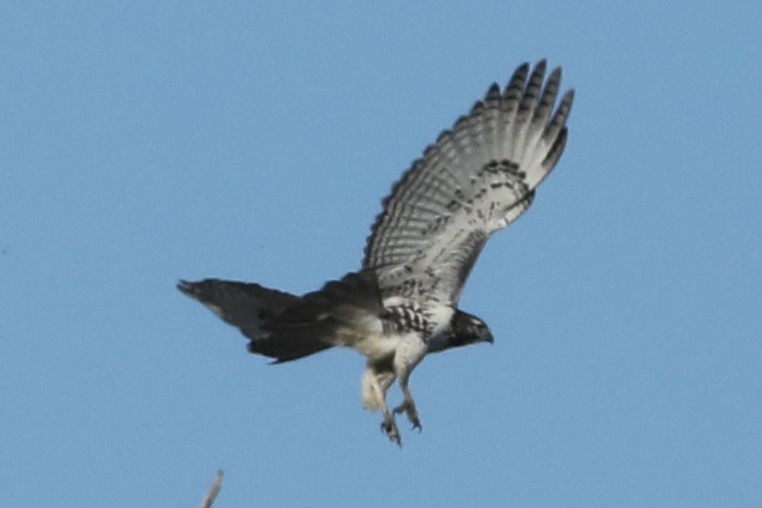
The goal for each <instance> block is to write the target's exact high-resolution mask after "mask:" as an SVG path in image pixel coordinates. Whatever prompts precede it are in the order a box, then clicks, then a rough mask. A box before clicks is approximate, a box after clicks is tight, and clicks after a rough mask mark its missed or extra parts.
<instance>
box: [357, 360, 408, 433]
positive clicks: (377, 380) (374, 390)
mask: <svg viewBox="0 0 762 508" xmlns="http://www.w3.org/2000/svg"><path fill="white" fill-rule="evenodd" d="M396 377H397V376H396V375H395V374H394V371H393V370H392V366H391V364H388V365H387V364H386V363H384V362H370V361H369V362H368V368H367V369H366V370H365V373H364V374H363V377H362V381H361V383H360V386H361V391H362V397H363V405H364V406H365V407H366V408H367V409H370V410H373V411H381V413H382V414H383V415H384V421H383V422H381V430H382V431H383V432H384V433H385V434H386V436H387V437H388V438H389V440H390V441H391V442H393V443H397V446H402V439H401V438H400V432H399V429H398V428H397V422H396V420H395V418H394V414H393V413H392V412H391V411H389V406H387V405H386V392H387V390H388V389H389V386H391V384H392V383H394V380H395V379H396Z"/></svg>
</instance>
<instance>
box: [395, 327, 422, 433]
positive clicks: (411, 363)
mask: <svg viewBox="0 0 762 508" xmlns="http://www.w3.org/2000/svg"><path fill="white" fill-rule="evenodd" d="M427 348H428V345H427V344H426V342H424V341H423V340H422V339H421V337H420V336H418V335H415V334H412V335H409V336H408V337H407V338H406V340H405V341H403V343H402V344H401V345H400V347H399V348H397V353H396V355H395V356H394V373H395V374H396V375H397V377H398V378H399V380H400V381H399V384H400V388H401V389H402V395H403V397H404V399H403V401H402V404H400V405H399V406H397V407H396V408H394V413H395V414H399V413H402V412H404V413H405V415H406V416H407V419H408V420H410V423H412V424H413V428H414V429H418V431H419V432H420V431H421V430H422V429H423V427H422V426H421V419H420V418H419V417H418V410H417V409H416V407H415V400H413V394H412V393H411V392H410V388H409V386H408V382H409V380H410V374H412V373H413V369H415V368H416V366H417V365H418V364H419V363H420V362H421V360H423V357H424V356H425V355H426V350H427Z"/></svg>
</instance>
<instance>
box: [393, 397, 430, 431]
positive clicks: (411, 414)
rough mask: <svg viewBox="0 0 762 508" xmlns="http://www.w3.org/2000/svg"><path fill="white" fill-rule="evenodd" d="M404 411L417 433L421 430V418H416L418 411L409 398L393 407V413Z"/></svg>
mask: <svg viewBox="0 0 762 508" xmlns="http://www.w3.org/2000/svg"><path fill="white" fill-rule="evenodd" d="M403 412H404V413H405V416H407V419H408V420H409V421H410V423H412V424H413V427H412V428H413V429H414V430H417V431H418V432H419V433H420V432H421V431H422V430H423V425H421V420H420V418H418V411H417V410H416V409H415V403H413V402H412V401H410V400H406V401H404V402H403V403H402V404H400V405H399V406H397V407H395V408H394V414H400V413H403Z"/></svg>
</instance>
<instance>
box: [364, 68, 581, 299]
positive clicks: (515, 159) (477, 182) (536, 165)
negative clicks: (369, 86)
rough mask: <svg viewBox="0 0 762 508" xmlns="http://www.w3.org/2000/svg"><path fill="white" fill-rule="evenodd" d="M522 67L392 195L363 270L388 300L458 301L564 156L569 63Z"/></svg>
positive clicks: (410, 172)
mask: <svg viewBox="0 0 762 508" xmlns="http://www.w3.org/2000/svg"><path fill="white" fill-rule="evenodd" d="M545 71H546V63H545V61H544V60H543V61H541V62H539V63H538V64H537V65H536V66H535V67H534V69H532V70H531V72H530V68H529V65H528V64H526V63H525V64H523V65H521V66H520V67H519V68H518V69H517V70H516V71H515V73H514V74H513V76H512V78H511V79H510V81H509V82H508V84H507V86H506V87H505V88H504V89H503V90H501V89H500V87H499V86H498V85H497V84H493V85H492V86H491V87H490V89H489V91H488V92H487V94H486V95H485V97H484V99H483V100H481V101H479V102H477V103H476V104H475V105H474V107H473V109H472V110H471V112H470V113H469V114H467V115H465V116H463V117H461V118H460V119H458V121H457V122H456V123H455V125H454V126H453V127H452V129H451V130H447V131H444V132H442V133H441V134H440V135H439V138H438V139H437V141H436V143H434V144H433V145H430V146H429V147H428V148H427V149H426V150H425V152H424V154H423V157H422V158H420V159H418V160H417V161H415V162H414V163H413V165H412V166H411V167H410V169H408V170H407V171H406V172H405V173H404V174H403V176H402V178H401V179H400V180H399V181H398V182H397V183H396V184H395V185H394V187H393V188H392V192H391V194H390V195H389V196H388V197H387V198H386V199H385V200H384V204H383V206H384V209H383V211H382V212H381V214H380V215H379V216H378V217H377V219H376V222H375V224H374V225H373V227H372V229H371V235H370V237H369V238H368V241H367V244H366V246H365V258H364V260H363V268H364V269H372V270H373V271H374V272H375V273H376V274H377V276H378V279H379V287H380V288H381V292H382V294H383V296H384V297H385V298H387V297H391V296H400V297H403V298H405V299H412V300H415V301H418V302H420V303H421V304H423V305H424V306H427V304H428V303H432V304H435V303H439V304H449V303H454V302H457V300H458V299H459V297H460V291H461V289H462V286H463V284H464V283H465V280H466V278H467V277H468V274H469V272H470V271H471V268H472V267H473V265H474V263H475V261H476V258H477V257H478V256H479V253H480V252H481V249H482V248H483V247H484V244H485V243H486V242H487V239H488V238H489V237H490V235H491V234H492V233H494V232H495V231H497V230H499V229H502V228H504V227H506V226H507V225H508V224H510V223H511V222H513V221H514V220H516V219H517V218H518V217H519V216H520V215H521V214H522V213H524V212H525V211H526V210H527V209H528V208H529V206H530V205H531V203H532V199H533V197H534V191H535V188H536V187H537V186H538V185H539V184H540V182H542V181H543V179H544V178H545V177H546V176H547V175H548V173H550V171H551V170H552V169H553V167H554V166H555V164H556V162H558V159H559V157H560V156H561V153H562V152H563V149H564V145H565V143H566V137H567V129H566V126H565V124H566V119H567V118H568V116H569V112H570V111H571V106H572V102H573V99H574V92H573V90H569V91H567V92H566V93H565V94H564V95H563V97H562V98H561V100H560V102H559V104H558V106H557V107H554V106H555V102H556V98H557V96H558V93H559V87H560V83H561V69H560V68H556V69H555V70H553V71H552V72H551V73H550V74H549V76H548V78H547V79H545Z"/></svg>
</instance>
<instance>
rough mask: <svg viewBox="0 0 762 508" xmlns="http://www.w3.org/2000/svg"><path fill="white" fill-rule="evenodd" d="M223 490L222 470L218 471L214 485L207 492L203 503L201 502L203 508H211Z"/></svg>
mask: <svg viewBox="0 0 762 508" xmlns="http://www.w3.org/2000/svg"><path fill="white" fill-rule="evenodd" d="M221 488H222V470H219V471H217V476H216V477H215V478H214V483H212V485H211V486H210V487H209V490H208V491H206V496H204V499H203V501H201V508H211V507H212V504H213V503H214V500H215V498H216V497H217V494H219V493H220V489H221Z"/></svg>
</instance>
